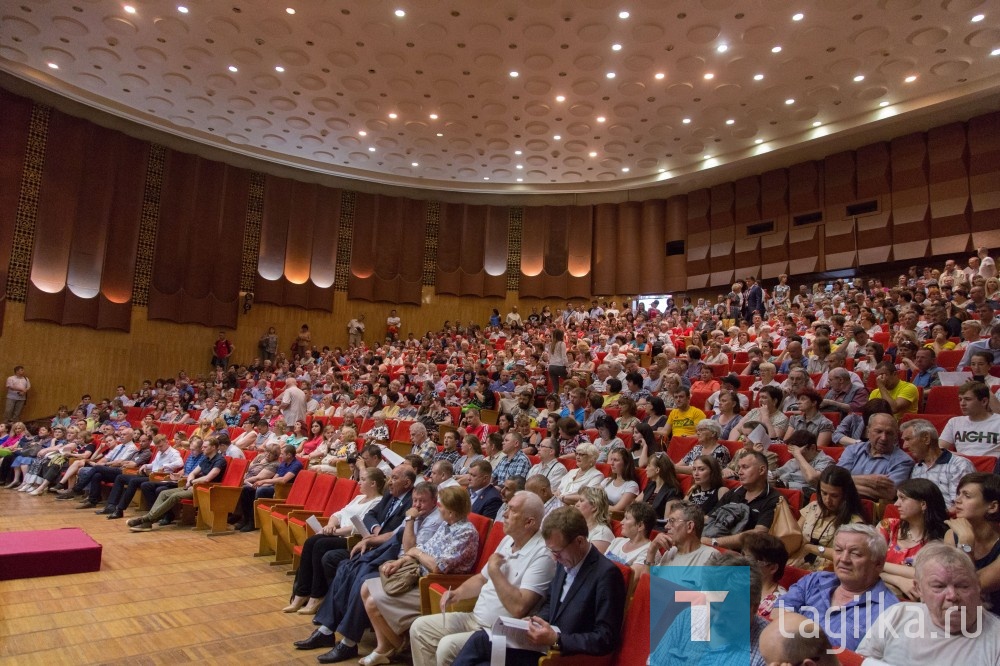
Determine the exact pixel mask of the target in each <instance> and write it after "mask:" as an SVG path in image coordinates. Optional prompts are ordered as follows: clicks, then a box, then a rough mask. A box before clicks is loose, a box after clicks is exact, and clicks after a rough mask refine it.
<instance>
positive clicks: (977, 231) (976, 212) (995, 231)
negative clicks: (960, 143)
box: [968, 111, 1000, 247]
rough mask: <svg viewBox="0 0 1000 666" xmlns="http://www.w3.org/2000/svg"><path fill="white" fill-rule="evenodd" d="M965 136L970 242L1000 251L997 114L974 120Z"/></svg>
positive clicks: (999, 115) (999, 118) (999, 116)
mask: <svg viewBox="0 0 1000 666" xmlns="http://www.w3.org/2000/svg"><path fill="white" fill-rule="evenodd" d="M968 132H969V134H968V136H969V193H970V202H971V205H972V224H971V228H972V242H973V245H975V246H976V247H1000V228H998V225H997V219H1000V111H998V112H994V113H989V114H986V115H984V116H979V117H977V118H973V119H972V120H970V121H969V129H968Z"/></svg>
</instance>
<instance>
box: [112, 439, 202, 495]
mask: <svg viewBox="0 0 1000 666" xmlns="http://www.w3.org/2000/svg"><path fill="white" fill-rule="evenodd" d="M181 441H182V439H181V438H179V437H177V436H176V435H175V436H174V442H175V443H177V444H178V445H179V444H180V442H181ZM202 444H203V442H202V440H200V439H198V438H197V437H194V438H192V439H191V441H190V444H189V445H188V447H187V448H188V450H189V451H190V453H188V457H187V460H185V461H184V467H183V468H182V469H180V470H178V471H176V472H173V473H171V474H170V475H168V476H167V478H165V479H163V480H158V481H151V480H149V479H148V478H145V479H143V483H142V485H140V486H139V492H140V493H142V499H143V500H144V501H145V502H146V506H153V505H154V504H156V498H157V497H158V496H159V494H160V493H162V492H164V491H165V490H173V489H174V488H176V487H177V482H178V481H180V480H181V479H184V478H186V477H187V475H188V474H190V473H191V472H193V471H194V470H195V469H196V468H197V467H198V465H200V464H201V461H202V460H203V459H204V457H205V456H204V454H203V453H202V452H201V448H202ZM123 510H124V509H123Z"/></svg>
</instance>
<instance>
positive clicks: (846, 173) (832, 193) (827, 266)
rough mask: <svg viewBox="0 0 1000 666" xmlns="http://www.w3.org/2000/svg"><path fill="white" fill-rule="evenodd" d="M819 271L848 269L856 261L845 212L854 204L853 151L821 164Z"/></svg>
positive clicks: (850, 220) (851, 224)
mask: <svg viewBox="0 0 1000 666" xmlns="http://www.w3.org/2000/svg"><path fill="white" fill-rule="evenodd" d="M823 179H824V180H823V204H824V210H823V220H824V224H823V233H824V238H823V262H822V265H823V269H824V270H828V271H832V270H840V269H844V268H851V267H853V266H854V264H855V260H856V258H857V246H856V244H855V240H854V219H853V218H848V216H847V211H846V208H847V206H848V205H850V204H852V203H854V202H855V201H856V200H857V169H856V165H855V155H854V152H853V151H847V152H842V153H836V154H834V155H830V156H828V157H827V158H826V159H825V160H824V161H823Z"/></svg>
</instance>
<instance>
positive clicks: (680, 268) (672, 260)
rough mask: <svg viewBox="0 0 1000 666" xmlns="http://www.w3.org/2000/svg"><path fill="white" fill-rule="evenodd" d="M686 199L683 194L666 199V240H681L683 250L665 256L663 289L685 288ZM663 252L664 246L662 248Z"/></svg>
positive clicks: (668, 290)
mask: <svg viewBox="0 0 1000 666" xmlns="http://www.w3.org/2000/svg"><path fill="white" fill-rule="evenodd" d="M687 203H688V199H687V197H686V196H684V195H679V196H673V197H670V198H669V199H667V211H666V234H667V242H668V243H671V242H677V241H681V242H683V243H684V248H685V252H684V253H682V254H676V255H671V256H667V258H666V261H665V262H663V280H664V282H663V285H664V291H667V292H672V291H682V290H684V289H687V257H686V251H687V238H688V226H687V222H688V211H687ZM663 249H664V253H665V252H666V247H664V248H663Z"/></svg>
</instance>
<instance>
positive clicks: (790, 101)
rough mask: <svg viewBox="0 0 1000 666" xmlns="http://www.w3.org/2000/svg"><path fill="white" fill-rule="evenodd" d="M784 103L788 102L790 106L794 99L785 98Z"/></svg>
mask: <svg viewBox="0 0 1000 666" xmlns="http://www.w3.org/2000/svg"><path fill="white" fill-rule="evenodd" d="M785 104H788V105H789V106H790V105H792V104H795V100H794V99H792V98H791V97H789V98H788V99H786V100H785Z"/></svg>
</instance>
